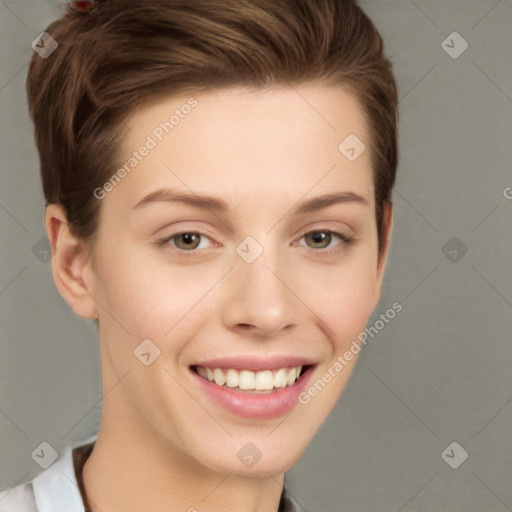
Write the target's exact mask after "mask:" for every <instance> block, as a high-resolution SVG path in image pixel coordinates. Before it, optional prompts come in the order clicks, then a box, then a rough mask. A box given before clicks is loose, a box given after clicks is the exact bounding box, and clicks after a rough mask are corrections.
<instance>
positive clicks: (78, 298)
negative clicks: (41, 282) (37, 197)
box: [45, 204, 98, 318]
mask: <svg viewBox="0 0 512 512" xmlns="http://www.w3.org/2000/svg"><path fill="white" fill-rule="evenodd" d="M45 227H46V233H47V236H48V240H49V243H50V248H51V253H52V259H51V266H52V275H53V279H54V281H55V285H56V287H57V289H58V290H59V292H60V294H61V295H62V297H63V298H64V300H65V301H66V302H67V303H68V304H69V305H70V306H71V308H72V309H73V311H74V312H75V313H76V314H77V315H79V316H81V317H83V318H98V312H97V308H96V302H95V300H94V298H93V295H91V291H92V290H91V289H90V288H91V286H92V283H90V282H88V281H90V279H89V278H88V271H89V267H90V258H89V255H88V254H87V252H86V251H85V249H84V246H83V244H82V243H80V241H79V240H78V239H77V238H76V237H75V236H74V235H73V234H72V233H71V231H70V229H69V225H68V222H67V217H66V212H65V211H64V209H63V207H62V206H61V205H58V204H49V205H48V206H47V207H46V211H45Z"/></svg>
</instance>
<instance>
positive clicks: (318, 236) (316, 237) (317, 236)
mask: <svg viewBox="0 0 512 512" xmlns="http://www.w3.org/2000/svg"><path fill="white" fill-rule="evenodd" d="M330 236H331V235H330V234H329V233H325V232H323V231H315V232H314V233H312V234H311V238H312V239H313V242H314V243H315V244H321V243H322V242H325V240H326V239H327V241H329V237H330Z"/></svg>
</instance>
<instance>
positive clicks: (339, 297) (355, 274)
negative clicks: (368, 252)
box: [309, 255, 376, 353]
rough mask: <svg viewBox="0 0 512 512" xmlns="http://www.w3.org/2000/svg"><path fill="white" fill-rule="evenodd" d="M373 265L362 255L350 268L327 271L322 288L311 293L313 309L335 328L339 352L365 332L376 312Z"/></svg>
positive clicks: (336, 344)
mask: <svg viewBox="0 0 512 512" xmlns="http://www.w3.org/2000/svg"><path fill="white" fill-rule="evenodd" d="M372 264H373V262H372V259H371V258H370V257H365V256H364V255H361V257H360V258H358V259H354V260H353V262H351V264H350V265H348V264H347V265H345V266H340V267H339V269H337V270H334V269H333V268H331V269H329V270H326V271H325V275H324V278H323V279H322V282H324V283H325V285H324V286H323V287H322V288H318V287H311V288H310V290H316V292H313V293H312V292H311V291H310V292H309V297H310V299H309V300H310V301H311V304H312V309H313V311H315V313H316V314H317V315H318V317H319V318H320V319H321V320H322V321H323V322H325V324H327V325H328V326H329V328H330V329H331V331H332V338H331V339H332V340H333V343H334V344H335V347H334V349H335V351H336V352H337V353H338V352H340V351H344V350H345V348H346V346H347V345H349V344H350V343H351V341H352V340H353V339H355V337H356V336H357V335H358V334H359V333H360V332H361V331H362V330H364V327H365V326H366V323H367V322H368V319H369V317H370V315H371V313H372V311H373V308H374V297H375V283H376V279H375V270H374V269H373V267H372ZM313 305H314V306H313Z"/></svg>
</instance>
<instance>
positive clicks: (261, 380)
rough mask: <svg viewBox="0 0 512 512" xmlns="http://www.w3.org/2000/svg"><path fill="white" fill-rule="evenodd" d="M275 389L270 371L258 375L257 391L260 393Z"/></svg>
mask: <svg viewBox="0 0 512 512" xmlns="http://www.w3.org/2000/svg"><path fill="white" fill-rule="evenodd" d="M273 387H274V379H273V377H272V372H271V371H270V370H264V371H262V372H258V373H257V374H256V389H257V390H258V391H264V390H270V389H272V388H273Z"/></svg>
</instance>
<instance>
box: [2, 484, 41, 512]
mask: <svg viewBox="0 0 512 512" xmlns="http://www.w3.org/2000/svg"><path fill="white" fill-rule="evenodd" d="M38 511H39V509H38V508H37V505H36V500H35V498H34V489H33V487H32V482H31V481H30V482H24V483H22V484H19V485H17V486H16V487H12V488H11V489H5V490H4V491H0V512H38Z"/></svg>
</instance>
